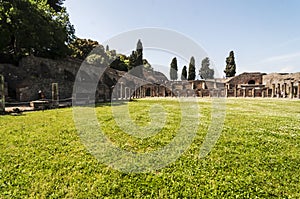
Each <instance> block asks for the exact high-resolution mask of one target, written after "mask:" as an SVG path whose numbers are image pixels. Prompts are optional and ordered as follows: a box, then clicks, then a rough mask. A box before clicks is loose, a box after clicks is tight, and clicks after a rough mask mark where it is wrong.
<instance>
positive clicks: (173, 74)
mask: <svg viewBox="0 0 300 199" xmlns="http://www.w3.org/2000/svg"><path fill="white" fill-rule="evenodd" d="M170 79H171V80H177V79H178V67H177V59H176V57H174V58H173V59H172V62H171V64H170Z"/></svg>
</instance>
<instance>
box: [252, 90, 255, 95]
mask: <svg viewBox="0 0 300 199" xmlns="http://www.w3.org/2000/svg"><path fill="white" fill-rule="evenodd" d="M252 97H255V88H252Z"/></svg>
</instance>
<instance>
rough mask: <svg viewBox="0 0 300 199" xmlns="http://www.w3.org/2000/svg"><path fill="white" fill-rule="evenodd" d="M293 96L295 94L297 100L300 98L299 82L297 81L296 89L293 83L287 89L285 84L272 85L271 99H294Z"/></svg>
mask: <svg viewBox="0 0 300 199" xmlns="http://www.w3.org/2000/svg"><path fill="white" fill-rule="evenodd" d="M296 89H297V90H296ZM295 94H297V96H296V97H297V98H300V81H298V87H295V86H294V82H290V86H289V87H287V83H283V84H281V85H280V84H279V83H278V84H277V85H276V84H272V97H278V98H279V97H283V98H285V97H289V98H294V96H295Z"/></svg>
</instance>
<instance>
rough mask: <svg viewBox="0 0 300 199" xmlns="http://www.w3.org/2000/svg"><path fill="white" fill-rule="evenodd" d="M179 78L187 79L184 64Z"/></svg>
mask: <svg viewBox="0 0 300 199" xmlns="http://www.w3.org/2000/svg"><path fill="white" fill-rule="evenodd" d="M181 80H187V70H186V66H184V67H183V68H182V71H181Z"/></svg>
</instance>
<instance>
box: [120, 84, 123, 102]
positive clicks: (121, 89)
mask: <svg viewBox="0 0 300 199" xmlns="http://www.w3.org/2000/svg"><path fill="white" fill-rule="evenodd" d="M120 99H123V83H122V82H121V83H120Z"/></svg>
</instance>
